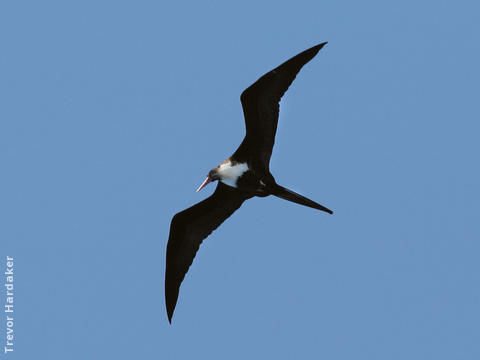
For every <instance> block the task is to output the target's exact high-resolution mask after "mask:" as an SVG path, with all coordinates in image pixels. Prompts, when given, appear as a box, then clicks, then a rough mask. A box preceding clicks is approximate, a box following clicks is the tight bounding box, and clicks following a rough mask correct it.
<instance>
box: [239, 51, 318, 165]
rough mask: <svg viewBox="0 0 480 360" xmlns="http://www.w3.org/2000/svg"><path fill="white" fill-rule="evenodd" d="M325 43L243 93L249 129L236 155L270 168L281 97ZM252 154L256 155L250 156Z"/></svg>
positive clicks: (242, 99)
mask: <svg viewBox="0 0 480 360" xmlns="http://www.w3.org/2000/svg"><path fill="white" fill-rule="evenodd" d="M325 44H326V42H324V43H322V44H319V45H316V46H314V47H312V48H310V49H307V50H305V51H303V52H301V53H300V54H298V55H296V56H294V57H292V58H291V59H289V60H287V61H286V62H284V63H283V64H282V65H280V66H278V67H276V68H275V69H273V70H272V71H270V72H268V73H266V74H265V75H263V76H262V77H261V78H259V79H258V80H257V81H256V82H255V83H253V84H252V85H251V86H249V87H248V88H247V89H246V90H245V91H244V92H243V93H242V95H241V96H240V101H241V102H242V107H243V114H244V116H245V126H246V130H247V131H246V135H245V138H244V139H243V142H242V144H241V145H240V147H239V148H238V149H237V151H236V152H235V153H234V154H233V157H236V158H248V159H247V160H250V162H254V163H256V164H258V165H259V166H263V167H264V170H267V171H268V168H269V162H270V157H271V155H272V150H273V145H274V143H275V134H276V132H277V123H278V113H279V108H280V106H279V102H280V99H281V98H282V96H283V94H285V92H286V91H287V89H288V88H289V86H290V84H291V83H292V82H293V80H294V79H295V77H296V76H297V74H298V72H299V71H300V69H301V68H302V67H303V65H305V64H306V63H307V62H309V61H310V60H311V59H312V58H313V57H314V56H315V55H316V54H317V53H318V52H319V51H320V49H321V48H322V47H323V46H324V45H325ZM252 149H254V151H252ZM252 155H253V156H254V157H255V158H254V159H252V158H251V157H252Z"/></svg>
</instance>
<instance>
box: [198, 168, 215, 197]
mask: <svg viewBox="0 0 480 360" xmlns="http://www.w3.org/2000/svg"><path fill="white" fill-rule="evenodd" d="M216 180H220V175H219V174H218V167H216V168H215V169H212V170H210V171H209V172H208V175H207V178H206V179H205V181H204V182H203V183H202V185H200V186H199V187H198V189H197V192H199V191H200V190H202V189H203V188H204V187H205V186H207V185H208V184H209V183H211V182H212V181H216Z"/></svg>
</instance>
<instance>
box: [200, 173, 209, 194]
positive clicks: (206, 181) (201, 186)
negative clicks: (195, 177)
mask: <svg viewBox="0 0 480 360" xmlns="http://www.w3.org/2000/svg"><path fill="white" fill-rule="evenodd" d="M211 181H212V179H210V176H207V178H206V179H205V181H204V182H203V183H202V185H200V187H199V188H198V189H197V192H199V191H200V190H202V189H203V188H204V187H205V186H207V185H208V184H209V183H210V182H211Z"/></svg>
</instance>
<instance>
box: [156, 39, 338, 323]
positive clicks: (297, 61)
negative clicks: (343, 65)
mask: <svg viewBox="0 0 480 360" xmlns="http://www.w3.org/2000/svg"><path fill="white" fill-rule="evenodd" d="M325 44H326V43H322V44H319V45H317V46H314V47H312V48H310V49H308V50H305V51H304V52H302V53H300V54H298V55H296V56H294V57H293V58H291V59H290V60H288V61H286V62H285V63H283V64H282V65H280V66H279V67H277V68H275V69H274V70H272V71H270V72H268V73H267V74H265V75H263V76H262V77H261V78H260V79H258V80H257V81H256V82H255V83H254V84H252V85H251V86H250V87H249V88H248V89H246V90H245V91H244V92H243V93H242V95H241V97H240V99H241V102H242V107H243V112H244V115H245V124H246V130H247V133H246V135H245V138H244V139H243V141H242V143H241V144H240V146H239V147H238V149H237V150H236V151H235V153H234V154H233V155H232V156H230V157H229V158H227V159H226V160H225V161H223V162H222V163H221V164H220V165H218V166H217V167H216V168H214V169H212V170H210V172H209V173H208V176H207V178H206V179H205V181H204V182H203V184H202V185H200V187H199V188H198V190H197V191H199V190H201V189H202V188H203V187H205V186H206V185H207V184H209V183H210V182H212V181H216V180H218V185H217V188H216V190H215V192H214V193H213V194H212V195H211V196H210V197H208V198H206V199H205V200H203V201H201V202H200V203H198V204H196V205H194V206H192V207H190V208H188V209H186V210H183V211H181V212H179V213H178V214H176V215H175V216H174V217H173V219H172V222H171V225H170V235H169V239H168V244H167V264H166V272H165V300H166V306H167V314H168V319H169V321H170V322H171V319H172V315H173V311H174V309H175V305H176V302H177V298H178V292H179V288H180V284H181V282H182V281H183V278H184V277H185V274H186V273H187V271H188V268H189V267H190V265H191V264H192V262H193V259H194V257H195V254H196V252H197V250H198V248H199V246H200V244H201V242H202V241H203V240H204V239H205V238H206V237H207V236H208V235H209V234H210V233H211V232H212V231H213V230H215V229H216V228H217V227H218V226H219V225H220V224H221V223H222V222H223V221H225V220H226V219H227V218H228V217H229V216H230V215H232V214H233V212H235V211H236V210H237V209H238V208H239V207H240V206H241V205H242V203H243V202H244V201H245V200H247V199H249V198H252V197H254V196H259V197H265V196H268V195H274V196H277V197H280V198H282V199H285V200H288V201H292V202H295V203H298V204H301V205H304V206H308V207H311V208H314V209H318V210H322V211H325V212H328V213H330V214H332V211H331V210H329V209H327V208H326V207H324V206H322V205H320V204H318V203H316V202H314V201H312V200H310V199H308V198H306V197H304V196H302V195H299V194H297V193H295V192H293V191H291V190H288V189H286V188H284V187H282V186H280V185H278V184H277V183H276V181H275V179H274V177H273V175H272V174H271V173H270V169H269V162H270V157H271V154H272V149H273V145H274V142H275V133H276V130H277V122H278V113H279V101H280V99H281V97H282V96H283V94H284V93H285V91H286V90H287V89H288V87H289V86H290V84H291V83H292V81H293V80H294V79H295V76H296V75H297V73H298V72H299V71H300V69H301V68H302V66H303V65H304V64H305V63H307V62H308V61H309V60H311V59H312V58H313V57H314V56H315V55H316V54H317V53H318V51H319V50H320V49H321V48H322V47H323V46H324V45H325Z"/></svg>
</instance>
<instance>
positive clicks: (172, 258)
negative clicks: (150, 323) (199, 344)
mask: <svg viewBox="0 0 480 360" xmlns="http://www.w3.org/2000/svg"><path fill="white" fill-rule="evenodd" d="M251 197H252V195H250V194H248V193H246V192H243V191H241V190H238V189H235V188H233V187H230V186H228V185H225V184H223V183H222V182H220V181H219V182H218V185H217V188H216V190H215V192H214V193H213V194H212V195H211V196H210V197H208V198H206V199H205V200H203V201H201V202H199V203H198V204H196V205H194V206H192V207H190V208H188V209H186V210H183V211H181V212H179V213H178V214H176V215H175V216H174V217H173V219H172V222H171V224H170V235H169V238H168V244H167V259H166V270H165V303H166V307H167V314H168V320H169V321H170V322H171V320H172V316H173V311H174V310H175V305H176V303H177V299H178V293H179V290H180V284H181V283H182V281H183V279H184V277H185V275H186V273H187V271H188V269H189V267H190V265H191V264H192V262H193V259H194V258H195V254H196V253H197V251H198V248H199V247H200V244H201V243H202V241H203V240H204V239H205V238H206V237H207V236H208V235H210V234H211V233H212V231H214V230H215V229H216V228H217V227H218V226H220V224H221V223H223V222H224V221H225V220H226V219H227V218H228V217H230V215H232V214H233V213H234V212H235V210H237V209H238V208H239V207H240V206H241V205H242V203H243V202H244V201H245V200H247V199H248V198H251Z"/></svg>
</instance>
